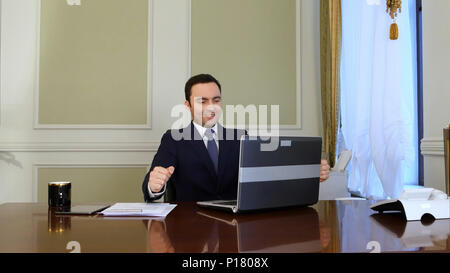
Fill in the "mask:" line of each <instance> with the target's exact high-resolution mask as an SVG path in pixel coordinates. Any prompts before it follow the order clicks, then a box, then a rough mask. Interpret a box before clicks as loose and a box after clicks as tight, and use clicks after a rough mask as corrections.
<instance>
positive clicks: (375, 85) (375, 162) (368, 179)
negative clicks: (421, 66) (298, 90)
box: [340, 0, 418, 199]
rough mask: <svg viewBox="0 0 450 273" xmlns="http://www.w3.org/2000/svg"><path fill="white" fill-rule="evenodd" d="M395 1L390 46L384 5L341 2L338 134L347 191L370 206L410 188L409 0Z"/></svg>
mask: <svg viewBox="0 0 450 273" xmlns="http://www.w3.org/2000/svg"><path fill="white" fill-rule="evenodd" d="M402 2H403V3H402V12H401V13H399V14H398V17H397V20H396V21H397V24H398V26H399V33H400V34H399V39H398V40H395V41H392V40H390V39H389V27H390V24H391V23H392V19H391V18H390V17H389V15H388V14H387V13H386V6H385V1H380V2H379V3H378V4H377V1H366V0H357V1H355V0H342V29H343V32H342V62H341V84H342V85H341V90H342V94H341V100H342V101H341V118H342V126H341V132H340V133H341V134H342V136H343V141H344V146H345V148H346V149H348V150H352V160H351V162H350V168H349V181H348V187H349V190H350V192H352V193H355V194H357V195H360V196H363V197H366V198H370V199H387V198H397V197H399V195H400V194H401V192H402V190H403V188H404V186H405V185H407V184H409V185H417V184H418V174H417V173H418V147H417V146H418V145H417V139H418V135H417V131H418V130H417V89H416V88H417V87H416V83H417V79H416V78H417V61H416V60H417V50H416V19H415V18H416V16H415V12H416V9H415V4H416V3H415V2H416V0H404V1H402Z"/></svg>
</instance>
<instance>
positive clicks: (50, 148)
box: [0, 142, 160, 152]
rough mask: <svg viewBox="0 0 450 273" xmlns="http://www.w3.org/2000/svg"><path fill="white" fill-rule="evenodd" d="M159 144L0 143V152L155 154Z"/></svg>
mask: <svg viewBox="0 0 450 273" xmlns="http://www.w3.org/2000/svg"><path fill="white" fill-rule="evenodd" d="M159 144H160V143H159V142H0V152H157V151H158V147H159Z"/></svg>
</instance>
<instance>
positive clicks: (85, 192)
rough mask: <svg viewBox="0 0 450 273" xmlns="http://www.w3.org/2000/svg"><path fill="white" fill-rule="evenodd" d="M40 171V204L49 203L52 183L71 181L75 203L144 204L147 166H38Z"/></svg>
mask: <svg viewBox="0 0 450 273" xmlns="http://www.w3.org/2000/svg"><path fill="white" fill-rule="evenodd" d="M36 172H37V174H36V175H37V193H38V196H37V201H38V202H44V203H45V202H47V200H48V183H49V182H52V181H53V182H56V181H70V182H71V187H72V190H71V200H72V202H73V203H114V202H141V201H142V198H143V194H142V190H141V185H142V180H143V178H144V177H145V174H146V172H147V166H141V167H116V166H109V167H104V166H97V167H96V166H91V167H90V168H86V167H85V166H77V167H74V166H72V167H71V168H66V167H64V166H62V167H59V168H55V167H51V166H48V167H42V166H37V167H36Z"/></svg>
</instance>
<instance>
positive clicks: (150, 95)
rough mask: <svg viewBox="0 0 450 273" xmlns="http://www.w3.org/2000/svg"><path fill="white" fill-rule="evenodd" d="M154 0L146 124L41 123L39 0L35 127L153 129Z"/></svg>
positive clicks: (150, 1)
mask: <svg viewBox="0 0 450 273" xmlns="http://www.w3.org/2000/svg"><path fill="white" fill-rule="evenodd" d="M153 2H154V1H153V0H148V19H147V20H148V38H147V39H148V40H147V55H148V56H147V59H148V61H147V123H146V124H136V125H135V124H41V123H39V68H40V41H41V35H40V33H41V3H42V2H41V0H39V4H38V9H37V12H38V14H37V22H36V25H37V29H36V33H37V36H36V41H37V43H36V49H37V54H36V80H35V87H34V115H33V118H34V124H33V129H35V130H39V129H52V130H60V129H94V130H109V129H141V130H151V129H152V126H153V116H154V114H153V109H154V107H153V106H154V105H153V97H154V95H153V91H154V83H153V79H154V76H153V74H154V67H155V64H154V39H153V33H154V29H153V27H154V25H155V24H154V18H155V16H154V15H155V14H154V8H153V7H154V5H153Z"/></svg>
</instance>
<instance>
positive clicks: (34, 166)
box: [32, 163, 149, 202]
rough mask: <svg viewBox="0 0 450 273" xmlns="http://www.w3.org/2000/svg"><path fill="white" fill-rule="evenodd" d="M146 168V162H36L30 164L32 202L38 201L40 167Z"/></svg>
mask: <svg viewBox="0 0 450 273" xmlns="http://www.w3.org/2000/svg"><path fill="white" fill-rule="evenodd" d="M144 167H145V168H148V167H149V165H148V163H138V164H127V163H125V164H102V163H99V164H96V163H87V164H72V163H57V164H51V163H36V164H32V171H33V176H32V177H33V178H32V179H33V181H32V196H33V197H32V198H33V201H32V202H37V201H38V171H39V169H42V168H72V169H85V168H114V169H116V168H144Z"/></svg>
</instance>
